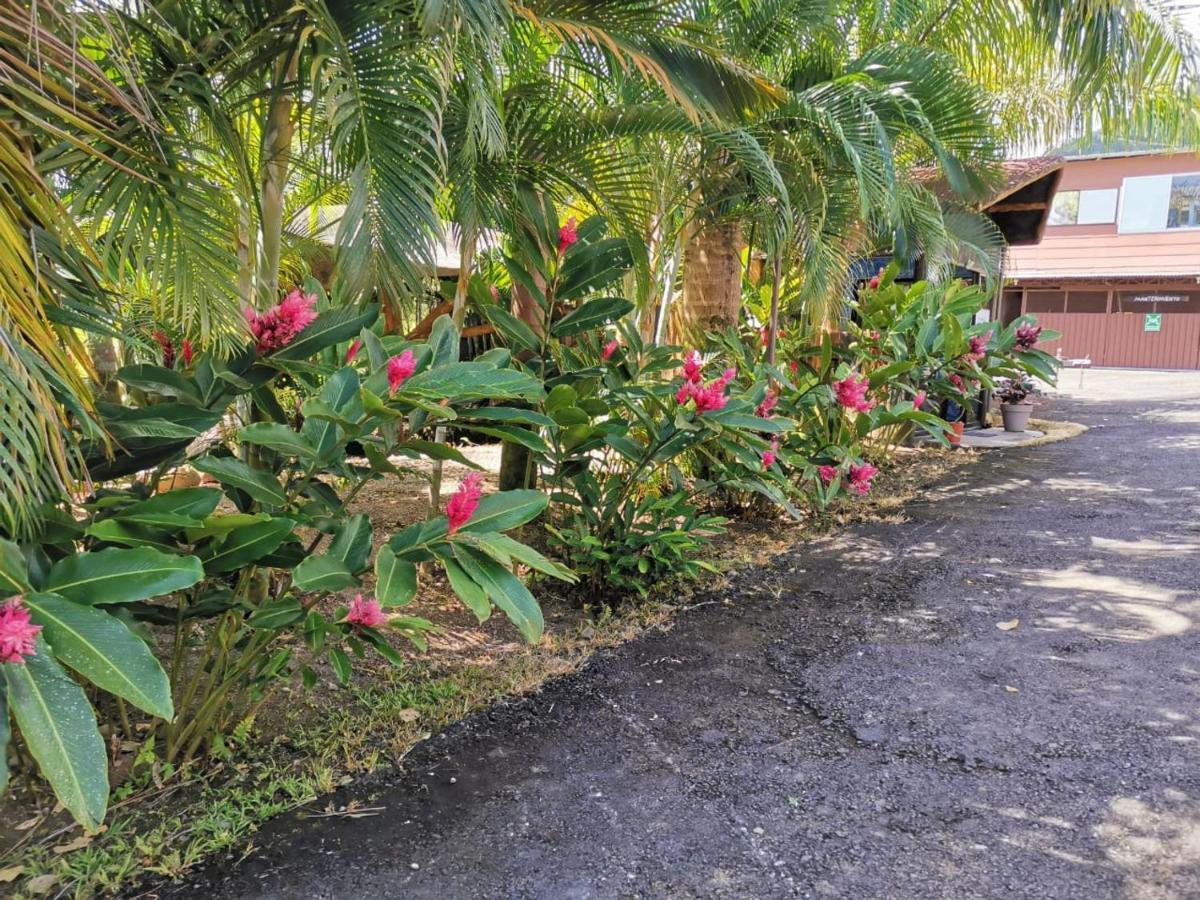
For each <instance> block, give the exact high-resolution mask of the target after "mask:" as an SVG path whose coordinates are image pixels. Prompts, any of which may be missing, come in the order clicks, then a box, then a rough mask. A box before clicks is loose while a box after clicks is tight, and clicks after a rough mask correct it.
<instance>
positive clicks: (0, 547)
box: [0, 538, 29, 598]
mask: <svg viewBox="0 0 1200 900" xmlns="http://www.w3.org/2000/svg"><path fill="white" fill-rule="evenodd" d="M28 590H29V568H28V566H26V564H25V555H24V554H23V553H21V548H20V547H18V546H17V545H16V544H14V543H13V542H12V541H9V540H5V539H4V538H0V598H2V597H10V596H12V595H13V594H23V593H25V592H26V591H28Z"/></svg>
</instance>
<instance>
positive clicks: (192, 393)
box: [117, 363, 201, 404]
mask: <svg viewBox="0 0 1200 900" xmlns="http://www.w3.org/2000/svg"><path fill="white" fill-rule="evenodd" d="M117 378H119V379H120V380H121V381H123V382H125V383H126V384H127V385H129V386H130V387H135V388H139V389H141V390H143V391H149V392H150V393H154V394H162V395H163V396H164V397H176V398H178V399H180V400H184V401H186V402H189V403H195V404H199V403H200V402H201V401H200V392H199V391H198V390H197V389H196V386H195V385H194V384H192V382H191V381H189V380H188V379H187V378H186V377H185V376H184V375H183V374H182V373H180V372H176V371H175V370H174V369H168V368H165V367H163V366H154V365H149V364H145V363H143V364H139V365H133V366H122V367H121V368H120V369H118V370H117Z"/></svg>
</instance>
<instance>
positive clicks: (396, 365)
mask: <svg viewBox="0 0 1200 900" xmlns="http://www.w3.org/2000/svg"><path fill="white" fill-rule="evenodd" d="M415 371H417V358H416V357H415V356H413V352H412V351H411V350H405V351H404V352H403V353H401V354H400V355H399V356H393V357H392V358H391V359H389V360H388V364H387V376H388V390H389V391H391V392H392V393H393V394H394V393H396V391H398V390H400V385H402V384H404V382H406V381H408V379H410V378H412V375H413V372H415Z"/></svg>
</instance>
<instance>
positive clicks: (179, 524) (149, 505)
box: [113, 487, 221, 529]
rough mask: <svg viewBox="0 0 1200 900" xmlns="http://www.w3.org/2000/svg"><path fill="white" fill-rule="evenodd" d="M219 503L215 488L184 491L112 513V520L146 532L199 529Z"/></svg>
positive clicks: (185, 489)
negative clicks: (140, 527)
mask: <svg viewBox="0 0 1200 900" xmlns="http://www.w3.org/2000/svg"><path fill="white" fill-rule="evenodd" d="M220 502H221V492H220V491H218V490H217V489H216V488H205V487H196V488H184V489H182V490H177V491H166V492H164V493H161V494H158V495H157V496H155V497H151V498H150V499H149V500H142V501H141V502H139V503H134V504H131V505H130V506H126V507H124V508H123V509H121V510H120V511H118V512H116V513H114V514H113V518H116V519H120V520H121V521H122V522H124V523H126V524H131V525H144V526H146V527H148V528H167V529H171V528H186V527H189V526H194V525H199V524H200V520H201V519H203V518H204V517H205V516H208V515H211V513H212V511H213V510H214V509H216V508H217V504H218V503H220Z"/></svg>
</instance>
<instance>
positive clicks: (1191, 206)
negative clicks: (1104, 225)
mask: <svg viewBox="0 0 1200 900" xmlns="http://www.w3.org/2000/svg"><path fill="white" fill-rule="evenodd" d="M1119 219H1120V220H1119V222H1118V225H1117V230H1118V231H1120V232H1122V233H1132V232H1146V231H1173V230H1175V229H1177V228H1200V173H1189V174H1186V175H1141V176H1137V177H1134V178H1126V179H1125V182H1124V187H1123V188H1122V192H1121V214H1120V217H1119Z"/></svg>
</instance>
